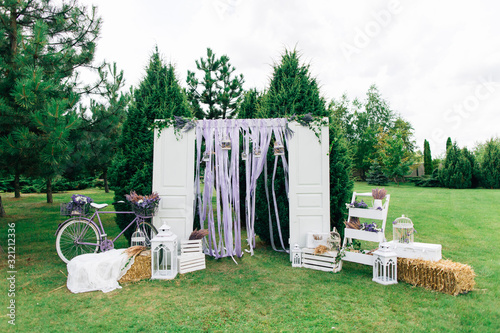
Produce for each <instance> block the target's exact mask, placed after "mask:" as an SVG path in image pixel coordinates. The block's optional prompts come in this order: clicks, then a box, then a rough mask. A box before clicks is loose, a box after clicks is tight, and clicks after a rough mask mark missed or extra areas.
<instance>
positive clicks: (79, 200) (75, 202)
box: [61, 194, 94, 215]
mask: <svg viewBox="0 0 500 333" xmlns="http://www.w3.org/2000/svg"><path fill="white" fill-rule="evenodd" d="M91 202H94V200H92V198H90V197H87V196H85V195H83V194H73V195H72V196H71V201H70V202H68V203H64V204H61V215H86V214H88V213H89V211H90V203H91Z"/></svg>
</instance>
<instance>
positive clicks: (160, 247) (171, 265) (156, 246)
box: [151, 223, 178, 280]
mask: <svg viewBox="0 0 500 333" xmlns="http://www.w3.org/2000/svg"><path fill="white" fill-rule="evenodd" d="M177 271H178V270H177V235H174V234H173V233H172V232H171V231H170V227H169V226H168V225H166V224H165V223H164V224H163V225H162V226H161V227H160V229H159V231H158V234H157V235H156V236H155V237H154V238H153V239H152V240H151V279H169V280H170V279H173V278H175V277H176V276H177Z"/></svg>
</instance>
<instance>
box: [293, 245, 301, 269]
mask: <svg viewBox="0 0 500 333" xmlns="http://www.w3.org/2000/svg"><path fill="white" fill-rule="evenodd" d="M292 267H302V250H301V249H300V247H299V244H295V245H294V247H293V249H292Z"/></svg>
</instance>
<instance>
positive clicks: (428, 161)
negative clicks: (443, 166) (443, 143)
mask: <svg viewBox="0 0 500 333" xmlns="http://www.w3.org/2000/svg"><path fill="white" fill-rule="evenodd" d="M424 170H425V174H426V175H431V174H432V157H431V148H430V146H429V141H427V140H424Z"/></svg>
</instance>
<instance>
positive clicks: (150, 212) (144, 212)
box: [130, 204, 158, 217]
mask: <svg viewBox="0 0 500 333" xmlns="http://www.w3.org/2000/svg"><path fill="white" fill-rule="evenodd" d="M130 206H131V207H132V211H133V212H134V213H135V215H138V216H142V217H153V216H154V215H155V213H156V211H157V210H158V206H157V205H155V206H153V207H139V206H137V205H134V204H130Z"/></svg>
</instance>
